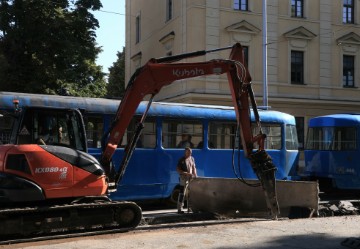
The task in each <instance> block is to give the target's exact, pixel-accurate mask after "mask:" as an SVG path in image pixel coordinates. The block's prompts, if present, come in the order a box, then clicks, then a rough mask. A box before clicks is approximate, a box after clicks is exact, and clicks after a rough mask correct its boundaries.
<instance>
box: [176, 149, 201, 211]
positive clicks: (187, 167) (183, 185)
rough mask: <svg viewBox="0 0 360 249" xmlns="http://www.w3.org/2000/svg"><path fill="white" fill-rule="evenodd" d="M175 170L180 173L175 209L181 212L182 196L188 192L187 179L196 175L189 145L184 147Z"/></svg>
mask: <svg viewBox="0 0 360 249" xmlns="http://www.w3.org/2000/svg"><path fill="white" fill-rule="evenodd" d="M176 171H177V172H178V173H179V175H180V193H179V197H178V202H177V209H178V213H183V211H182V210H181V209H182V207H183V205H184V199H185V198H184V197H185V196H186V195H187V192H188V186H189V181H190V180H191V178H193V177H197V173H196V165H195V159H194V157H192V150H191V148H190V147H186V148H185V155H184V156H183V157H182V158H180V160H179V162H178V164H177V167H176ZM188 205H189V203H188Z"/></svg>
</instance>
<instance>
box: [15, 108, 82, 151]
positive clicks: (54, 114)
mask: <svg viewBox="0 0 360 249" xmlns="http://www.w3.org/2000/svg"><path fill="white" fill-rule="evenodd" d="M12 116H13V117H14V119H15V121H14V125H13V129H12V133H11V138H10V143H11V144H39V145H57V146H63V147H68V148H72V149H75V150H78V151H83V152H87V144H86V132H85V127H84V123H83V119H82V116H81V113H80V111H79V110H77V109H60V108H53V107H26V108H23V109H22V110H21V111H17V112H16V113H15V114H14V115H12Z"/></svg>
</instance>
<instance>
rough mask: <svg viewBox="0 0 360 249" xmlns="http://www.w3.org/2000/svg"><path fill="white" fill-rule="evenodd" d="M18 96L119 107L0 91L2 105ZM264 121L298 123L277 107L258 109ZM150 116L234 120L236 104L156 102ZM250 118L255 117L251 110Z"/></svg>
mask: <svg viewBox="0 0 360 249" xmlns="http://www.w3.org/2000/svg"><path fill="white" fill-rule="evenodd" d="M14 99H17V100H19V106H20V107H26V106H38V107H39V106H40V107H43V106H47V107H57V108H59V107H65V108H77V109H80V110H84V111H85V113H89V114H91V113H102V114H113V113H115V112H116V111H117V108H118V106H119V104H120V100H115V99H105V98H88V97H72V96H59V95H45V94H29V93H16V92H0V108H2V109H10V108H13V100H14ZM147 103H148V102H147V101H142V102H141V103H140V105H139V107H138V108H137V111H136V114H138V115H141V114H142V113H143V112H144V111H145V109H146V106H147ZM259 113H260V118H261V120H262V121H263V122H269V123H287V124H295V119H294V117H293V116H292V115H290V114H287V113H282V112H279V111H274V110H261V109H259ZM148 115H149V116H166V117H170V118H196V119H213V120H234V119H235V112H234V108H233V107H230V106H220V105H201V104H184V103H169V102H153V103H152V105H151V107H150V110H149V114H148ZM251 118H252V119H254V117H253V113H252V112H251Z"/></svg>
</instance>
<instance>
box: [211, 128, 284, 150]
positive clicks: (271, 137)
mask: <svg viewBox="0 0 360 249" xmlns="http://www.w3.org/2000/svg"><path fill="white" fill-rule="evenodd" d="M236 129H237V125H236V123H224V122H210V124H209V142H210V143H212V145H213V148H216V149H232V148H234V136H235V134H236ZM262 131H263V133H264V134H266V139H265V148H266V149H274V150H279V149H281V127H280V125H272V124H263V125H262ZM252 132H253V134H258V133H259V128H258V127H257V126H256V125H255V124H253V125H252ZM239 142H240V134H238V136H237V138H236V141H235V149H237V148H238V147H239ZM257 147H258V145H257V144H255V149H256V148H257ZM240 149H242V146H241V144H240Z"/></svg>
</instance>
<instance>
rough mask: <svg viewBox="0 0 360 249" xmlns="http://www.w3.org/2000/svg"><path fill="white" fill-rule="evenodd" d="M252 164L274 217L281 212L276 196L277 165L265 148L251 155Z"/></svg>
mask: <svg viewBox="0 0 360 249" xmlns="http://www.w3.org/2000/svg"><path fill="white" fill-rule="evenodd" d="M249 158H250V162H251V166H252V168H253V170H254V171H255V173H256V175H257V177H258V179H259V180H260V183H261V187H262V189H263V191H264V194H265V200H266V204H267V207H268V209H269V210H270V213H271V216H272V218H273V219H277V216H278V215H279V214H280V210H279V204H278V200H277V196H276V181H275V171H276V167H275V165H274V164H273V162H272V159H271V157H270V156H269V155H268V153H267V152H266V151H264V150H259V151H257V152H255V153H253V154H251V155H250V156H249Z"/></svg>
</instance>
